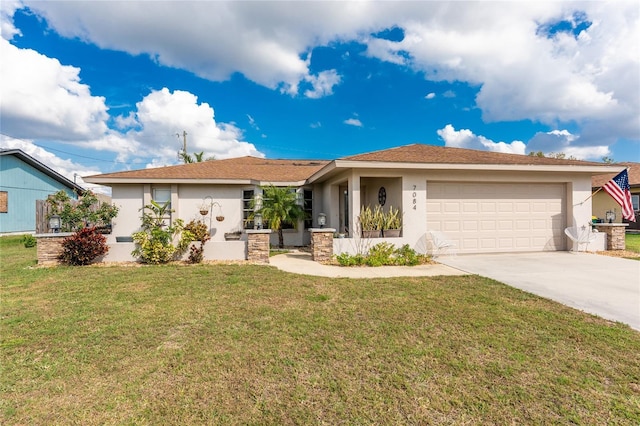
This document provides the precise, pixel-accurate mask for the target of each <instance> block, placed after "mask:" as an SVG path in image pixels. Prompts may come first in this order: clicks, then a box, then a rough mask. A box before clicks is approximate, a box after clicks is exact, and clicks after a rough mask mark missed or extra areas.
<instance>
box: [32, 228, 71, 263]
mask: <svg viewBox="0 0 640 426" xmlns="http://www.w3.org/2000/svg"><path fill="white" fill-rule="evenodd" d="M70 235H73V233H71V232H61V233H55V234H36V235H35V237H36V240H38V244H37V246H36V247H37V250H36V253H37V256H38V265H45V266H53V265H59V264H60V261H59V260H58V256H59V255H60V253H62V241H64V239H65V238H67V237H68V236H70Z"/></svg>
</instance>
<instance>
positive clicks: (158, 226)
mask: <svg viewBox="0 0 640 426" xmlns="http://www.w3.org/2000/svg"><path fill="white" fill-rule="evenodd" d="M141 210H143V214H142V231H139V232H134V233H133V235H132V237H133V241H134V242H135V243H136V248H135V249H134V250H133V251H132V252H131V254H132V255H133V256H135V257H138V258H139V259H140V261H142V262H143V263H151V264H159V263H167V262H169V261H171V260H174V259H175V258H176V257H178V256H179V255H180V254H181V253H184V251H185V250H186V249H187V247H189V243H191V241H193V234H192V233H191V232H190V231H187V232H182V230H183V229H184V221H183V220H182V219H175V220H174V221H173V223H172V224H171V225H170V226H167V225H165V224H164V217H165V216H166V215H167V214H169V213H171V212H172V211H173V210H170V209H169V203H166V204H158V203H157V202H156V201H153V200H152V201H151V204H148V205H146V206H144V207H143V208H142V209H141ZM175 238H179V239H178V243H177V245H174V243H173V241H174V239H175Z"/></svg>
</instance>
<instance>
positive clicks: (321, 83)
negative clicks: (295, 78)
mask: <svg viewBox="0 0 640 426" xmlns="http://www.w3.org/2000/svg"><path fill="white" fill-rule="evenodd" d="M341 79H342V78H341V77H340V76H339V75H338V73H337V72H336V70H328V71H322V72H321V73H319V74H318V75H315V76H314V75H311V76H307V77H306V78H305V80H306V81H308V82H309V83H311V85H312V87H313V89H312V90H307V91H305V92H304V95H305V96H306V97H307V98H311V99H318V98H322V97H324V96H328V95H331V94H333V87H334V86H335V85H337V84H340V81H341Z"/></svg>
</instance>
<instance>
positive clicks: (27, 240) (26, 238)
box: [21, 234, 38, 248]
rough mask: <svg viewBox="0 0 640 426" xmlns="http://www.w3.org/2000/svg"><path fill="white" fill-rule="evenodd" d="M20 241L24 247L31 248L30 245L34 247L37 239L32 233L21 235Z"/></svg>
mask: <svg viewBox="0 0 640 426" xmlns="http://www.w3.org/2000/svg"><path fill="white" fill-rule="evenodd" d="M21 242H22V244H24V247H25V248H31V247H35V246H36V244H37V242H38V241H37V240H36V237H34V236H33V235H31V234H26V235H23V236H22V239H21Z"/></svg>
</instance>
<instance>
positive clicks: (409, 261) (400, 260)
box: [394, 244, 428, 266]
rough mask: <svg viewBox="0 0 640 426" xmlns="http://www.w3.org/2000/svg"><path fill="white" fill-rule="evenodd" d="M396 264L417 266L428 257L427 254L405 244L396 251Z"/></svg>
mask: <svg viewBox="0 0 640 426" xmlns="http://www.w3.org/2000/svg"><path fill="white" fill-rule="evenodd" d="M394 254H395V260H396V265H406V266H415V265H418V264H420V263H422V261H423V260H426V259H428V257H427V256H425V255H420V254H418V253H417V252H416V251H415V250H414V249H412V248H411V247H409V244H405V245H403V246H402V247H400V248H399V249H397V250H396V251H395V253H394Z"/></svg>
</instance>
